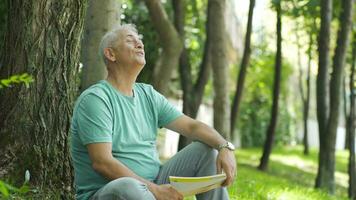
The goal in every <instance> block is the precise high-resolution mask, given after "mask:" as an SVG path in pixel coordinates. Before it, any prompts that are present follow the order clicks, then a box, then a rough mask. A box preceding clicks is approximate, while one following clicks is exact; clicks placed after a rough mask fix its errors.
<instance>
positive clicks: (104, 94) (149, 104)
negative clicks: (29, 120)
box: [70, 80, 182, 199]
mask: <svg viewBox="0 0 356 200" xmlns="http://www.w3.org/2000/svg"><path fill="white" fill-rule="evenodd" d="M133 93H134V96H133V97H129V96H125V95H123V94H122V93H120V92H119V91H118V90H116V89H115V88H114V87H113V86H112V85H111V84H110V83H108V82H107V81H105V80H102V81H100V82H98V83H97V84H95V85H93V86H91V87H90V88H88V89H87V90H85V91H84V92H83V93H82V94H81V95H80V96H79V98H78V100H77V101H76V104H75V107H74V111H73V118H72V124H71V128H70V134H71V155H72V160H73V165H74V173H75V175H74V179H75V180H74V182H75V185H76V195H77V199H88V198H89V197H90V196H91V195H93V194H94V193H95V192H96V191H97V190H98V189H100V188H101V187H103V186H104V185H105V184H107V183H108V182H109V180H107V179H105V178H104V177H103V176H101V175H100V174H99V173H97V172H96V171H95V170H94V169H93V168H92V163H91V160H90V158H89V154H88V151H87V148H86V146H85V145H87V144H90V143H99V142H111V143H112V155H113V157H114V158H116V159H117V160H119V161H120V162H121V163H123V164H124V165H126V166H127V167H128V168H130V169H131V170H132V171H133V172H134V173H136V174H137V175H138V176H141V177H143V178H145V179H147V180H150V181H153V180H154V179H155V178H156V177H157V175H158V172H159V168H160V161H159V157H158V153H157V149H156V136H157V129H158V128H160V127H163V126H165V125H166V124H168V123H170V122H172V121H174V120H175V119H177V118H178V117H179V116H181V115H182V113H181V112H180V111H178V110H177V109H176V108H175V107H174V106H172V105H171V104H170V103H169V102H168V101H167V99H166V98H165V97H164V96H162V95H161V94H159V93H158V92H157V91H156V90H154V89H153V87H152V86H150V85H147V84H143V83H136V84H135V85H134V88H133Z"/></svg>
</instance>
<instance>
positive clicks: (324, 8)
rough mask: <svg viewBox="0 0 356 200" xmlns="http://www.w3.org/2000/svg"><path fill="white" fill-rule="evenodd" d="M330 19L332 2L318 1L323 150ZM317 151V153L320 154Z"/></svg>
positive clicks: (319, 109)
mask: <svg viewBox="0 0 356 200" xmlns="http://www.w3.org/2000/svg"><path fill="white" fill-rule="evenodd" d="M331 18H332V0H324V1H320V31H319V39H318V52H319V66H318V75H317V82H316V102H317V105H316V107H317V119H318V126H319V146H320V147H319V149H320V151H321V150H322V149H325V147H324V146H325V144H324V143H325V142H324V141H325V138H324V135H325V130H326V123H327V116H328V110H329V108H328V104H327V96H328V84H329V80H328V68H329V48H330V24H331ZM320 151H319V152H320ZM324 156H325V154H322V153H319V167H318V171H320V170H321V168H320V167H321V165H320V164H321V163H322V162H323V161H324V160H325V159H326V158H325V157H324ZM315 186H316V187H320V186H321V179H320V177H319V176H317V178H316V181H315Z"/></svg>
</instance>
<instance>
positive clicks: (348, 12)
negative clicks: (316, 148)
mask: <svg viewBox="0 0 356 200" xmlns="http://www.w3.org/2000/svg"><path fill="white" fill-rule="evenodd" d="M352 8H353V1H352V0H344V1H342V9H341V14H340V18H339V24H340V28H339V31H338V36H337V46H336V49H335V54H334V57H333V71H332V74H331V80H330V85H329V87H330V96H329V99H330V112H329V118H328V121H327V122H328V123H327V127H326V130H325V133H324V134H323V135H322V137H323V138H324V145H323V146H320V153H319V155H322V156H321V157H323V158H324V159H322V160H319V168H318V175H317V181H316V183H317V184H316V186H317V187H318V188H324V189H326V190H327V191H328V192H329V193H331V194H334V192H335V180H334V172H335V142H336V130H337V126H338V118H339V104H340V97H341V87H342V83H341V82H342V77H343V69H344V64H345V58H346V52H347V47H348V43H349V32H350V29H351V24H352Z"/></svg>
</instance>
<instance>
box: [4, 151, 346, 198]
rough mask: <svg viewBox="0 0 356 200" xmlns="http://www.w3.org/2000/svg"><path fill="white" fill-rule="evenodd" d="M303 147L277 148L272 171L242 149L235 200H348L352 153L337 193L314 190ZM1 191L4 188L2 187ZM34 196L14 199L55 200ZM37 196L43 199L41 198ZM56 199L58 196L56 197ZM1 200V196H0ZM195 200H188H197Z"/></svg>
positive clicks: (340, 159)
mask: <svg viewBox="0 0 356 200" xmlns="http://www.w3.org/2000/svg"><path fill="white" fill-rule="evenodd" d="M302 152H303V151H302V147H301V146H296V147H277V148H275V150H274V151H273V153H272V155H271V157H270V163H269V169H268V170H267V171H266V172H261V171H259V170H257V169H256V166H257V165H258V163H259V159H260V157H261V150H260V149H257V148H256V149H239V150H237V152H236V158H237V162H238V173H237V178H236V180H235V182H234V184H233V185H232V186H231V187H229V193H230V197H231V199H232V200H234V199H236V200H254V199H256V200H347V185H348V175H347V160H348V152H346V151H339V152H337V154H336V173H335V180H336V194H335V196H330V195H328V194H327V193H326V192H323V191H321V190H316V189H314V188H313V186H314V181H315V176H316V172H317V150H316V149H312V150H311V153H310V155H308V156H304V155H303V154H302ZM0 190H1V187H0ZM43 193H44V192H40V193H30V194H27V195H25V196H22V197H21V195H20V196H17V195H15V196H13V198H10V199H53V198H42V196H51V195H50V194H43ZM37 196H41V198H38V197H37ZM52 196H56V195H54V194H53V195H52ZM0 199H2V198H1V195H0ZM194 199H195V198H194V197H190V198H186V200H194Z"/></svg>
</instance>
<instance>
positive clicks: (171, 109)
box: [153, 89, 183, 128]
mask: <svg viewBox="0 0 356 200" xmlns="http://www.w3.org/2000/svg"><path fill="white" fill-rule="evenodd" d="M153 93H154V95H153V96H154V99H155V102H156V106H157V113H158V127H160V128H161V127H164V126H165V125H167V124H169V123H170V122H172V121H174V120H175V119H177V118H178V117H180V116H182V115H183V113H182V112H181V111H179V110H178V109H177V108H176V107H175V106H173V105H172V104H171V103H170V102H169V101H168V100H167V99H166V98H165V97H164V96H163V95H162V94H160V93H159V92H157V91H156V90H154V89H153Z"/></svg>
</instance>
